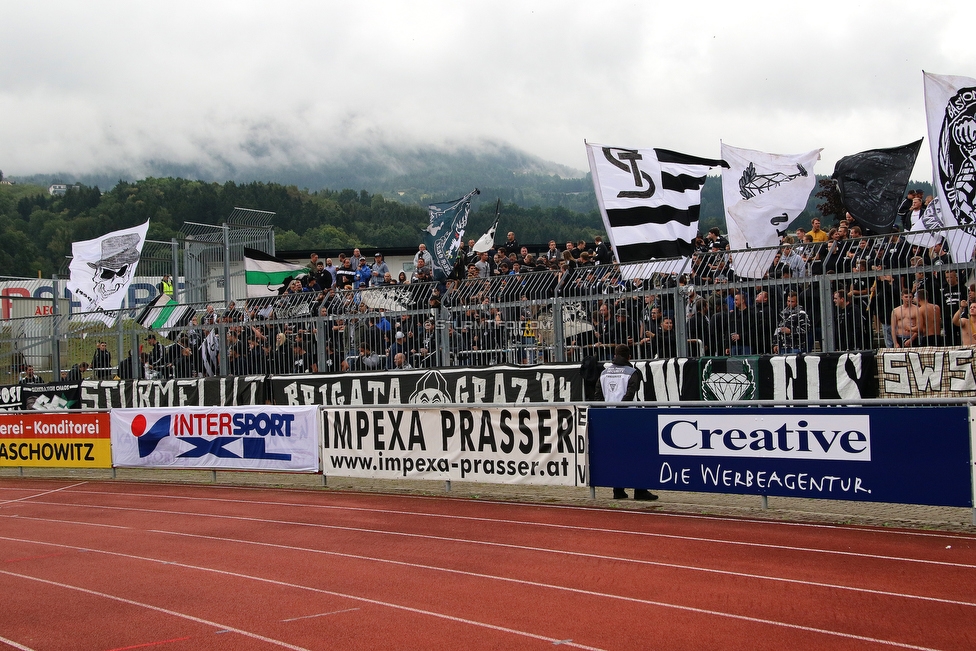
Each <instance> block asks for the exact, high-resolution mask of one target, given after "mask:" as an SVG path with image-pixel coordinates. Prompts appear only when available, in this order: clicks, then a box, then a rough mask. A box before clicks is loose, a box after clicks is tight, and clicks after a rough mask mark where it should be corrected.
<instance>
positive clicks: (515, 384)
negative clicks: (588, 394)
mask: <svg viewBox="0 0 976 651" xmlns="http://www.w3.org/2000/svg"><path fill="white" fill-rule="evenodd" d="M270 383H271V396H272V400H273V401H274V403H275V404H276V405H325V406H335V405H407V404H411V405H426V404H431V403H462V404H463V403H473V404H479V405H491V404H512V403H523V402H567V403H568V402H573V401H580V400H582V399H583V382H582V378H581V377H580V373H579V364H561V365H555V364H550V365H545V366H494V367H492V368H482V369H471V368H459V369H450V368H444V369H431V370H417V371H399V372H396V373H343V374H341V375H288V376H280V377H271V378H270Z"/></svg>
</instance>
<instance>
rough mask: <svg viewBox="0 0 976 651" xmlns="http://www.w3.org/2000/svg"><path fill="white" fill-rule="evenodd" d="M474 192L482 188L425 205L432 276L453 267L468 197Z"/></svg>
mask: <svg viewBox="0 0 976 651" xmlns="http://www.w3.org/2000/svg"><path fill="white" fill-rule="evenodd" d="M476 194H481V190H479V189H478V188H475V189H474V190H473V191H472V192H469V193H468V194H466V195H464V196H463V197H461V198H460V199H456V200H454V201H445V202H442V203H432V204H430V205H429V206H427V211H428V214H429V216H430V225H429V226H427V228H426V229H425V230H424V244H426V245H427V250H428V251H429V252H430V254H431V256H432V257H433V259H434V265H433V266H434V269H433V272H434V279H435V280H443V279H445V278H447V277H448V276H449V275H451V270H452V269H454V260H455V259H456V258H457V254H458V251H459V250H460V248H461V238H463V237H464V229H465V227H466V226H467V225H468V214H469V213H470V212H471V198H472V197H474V195H476Z"/></svg>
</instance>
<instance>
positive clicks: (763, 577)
mask: <svg viewBox="0 0 976 651" xmlns="http://www.w3.org/2000/svg"><path fill="white" fill-rule="evenodd" d="M2 517H3V516H0V518H2ZM20 519H30V520H35V521H38V522H56V523H58V524H74V525H78V526H103V525H99V524H91V523H88V522H83V521H76V522H72V521H68V520H46V519H45V518H39V517H30V518H27V517H24V516H21V517H20ZM133 531H151V532H155V533H162V534H170V535H175V536H195V537H199V538H209V539H213V540H218V538H216V537H213V536H204V535H200V534H192V533H184V532H179V531H165V530H162V529H148V530H133ZM356 531H358V532H365V533H374V530H371V529H358V530H356ZM379 533H389V532H382V531H381V532H379ZM404 535H408V536H411V537H419V538H423V539H430V540H436V541H438V542H452V543H460V544H471V545H483V546H486V547H499V548H503V549H514V550H517V551H529V552H538V553H542V554H552V555H557V556H570V557H573V558H584V559H592V560H599V561H612V562H619V563H633V564H635V565H646V566H650V567H662V568H667V569H673V570H684V571H689V572H703V573H706V574H716V575H719V576H734V577H737V578H744V579H755V580H758V581H772V582H778V583H788V584H795V585H802V586H810V587H816V588H826V589H832V590H846V591H849V592H856V593H864V594H873V595H880V596H885V597H897V598H902V599H915V600H919V601H930V602H933V603H944V604H952V605H955V606H967V607H976V602H969V601H960V600H958V599H947V598H942V597H930V596H926V595H919V594H909V593H906V592H893V591H890V590H876V589H873V588H861V587H857V586H850V585H841V584H839V583H824V582H820V581H807V580H804V579H791V578H788V577H781V576H771V575H768V574H753V573H750V572H736V571H734V570H721V569H716V568H708V567H702V566H698V565H684V564H681V563H668V562H665V561H652V560H646V559H638V558H628V557H625V556H611V555H609V554H594V553H591V552H578V551H572V550H561V549H554V548H552V547H533V546H530V545H517V544H514V543H500V542H491V541H483V540H469V539H466V538H445V537H441V536H430V535H426V534H404ZM0 540H3V537H2V536H0ZM226 540H228V541H231V542H239V543H248V544H253V545H267V546H272V547H281V548H284V549H296V550H302V551H310V552H316V553H321V554H333V555H336V556H345V557H349V558H361V559H364V560H372V561H376V562H383V563H387V562H389V563H396V562H397V561H393V560H386V559H380V558H374V557H367V556H356V555H354V554H346V553H343V552H335V551H327V550H318V549H309V548H304V547H291V546H288V545H280V544H277V543H265V542H261V541H250V540H241V539H236V538H228V539H226ZM445 571H447V570H445Z"/></svg>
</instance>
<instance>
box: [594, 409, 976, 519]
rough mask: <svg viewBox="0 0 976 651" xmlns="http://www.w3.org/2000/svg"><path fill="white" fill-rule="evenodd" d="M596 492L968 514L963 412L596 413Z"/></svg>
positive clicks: (965, 415) (965, 416) (966, 436)
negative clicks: (773, 498)
mask: <svg viewBox="0 0 976 651" xmlns="http://www.w3.org/2000/svg"><path fill="white" fill-rule="evenodd" d="M588 420H589V428H588V434H589V437H588V438H589V446H590V459H589V460H590V474H591V484H592V485H594V486H619V487H634V488H648V489H652V490H653V489H661V490H669V489H670V490H681V491H694V492H710V493H736V494H745V495H777V496H782V497H810V498H819V499H839V500H858V501H867V502H895V503H902V504H926V505H932V506H962V507H971V506H972V499H973V498H972V490H971V488H970V468H969V459H970V456H969V412H968V409H967V408H966V407H937V408H936V407H873V408H860V407H848V408H840V407H838V408H831V407H816V408H797V409H793V408H782V407H780V408H774V409H734V408H725V409H681V410H674V409H651V408H639V407H636V408H619V409H597V408H592V409H590V410H589V414H588Z"/></svg>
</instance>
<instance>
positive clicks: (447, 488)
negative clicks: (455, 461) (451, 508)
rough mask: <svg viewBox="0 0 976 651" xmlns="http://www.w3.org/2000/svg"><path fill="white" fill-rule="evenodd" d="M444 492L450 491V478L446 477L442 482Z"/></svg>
mask: <svg viewBox="0 0 976 651" xmlns="http://www.w3.org/2000/svg"><path fill="white" fill-rule="evenodd" d="M444 492H445V493H450V492H451V480H450V479H448V480H447V481H445V482H444Z"/></svg>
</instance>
